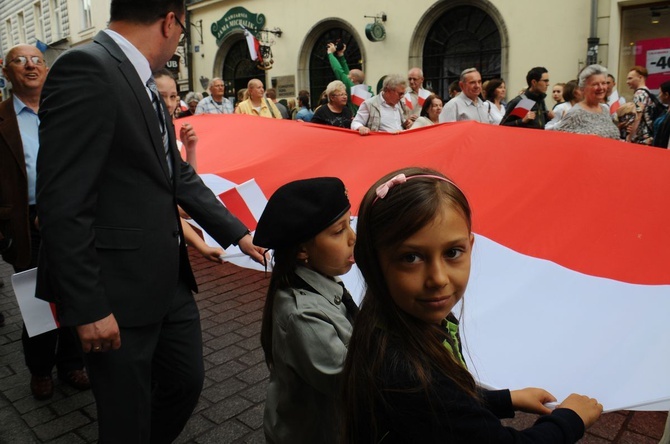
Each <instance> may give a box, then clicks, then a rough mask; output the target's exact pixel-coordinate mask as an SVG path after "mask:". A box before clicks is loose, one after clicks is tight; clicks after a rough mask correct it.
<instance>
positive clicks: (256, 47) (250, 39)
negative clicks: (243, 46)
mask: <svg viewBox="0 0 670 444" xmlns="http://www.w3.org/2000/svg"><path fill="white" fill-rule="evenodd" d="M240 26H242V25H240ZM242 29H244V37H246V39H247V46H248V47H249V55H250V56H251V60H258V61H259V62H262V61H263V56H262V55H261V44H260V42H259V41H258V39H257V38H256V37H255V36H254V35H253V34H252V33H251V32H249V30H248V29H247V28H245V27H244V26H242Z"/></svg>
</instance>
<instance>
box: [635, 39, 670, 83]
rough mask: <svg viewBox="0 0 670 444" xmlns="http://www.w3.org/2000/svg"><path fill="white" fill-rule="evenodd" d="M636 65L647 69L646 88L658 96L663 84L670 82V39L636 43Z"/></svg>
mask: <svg viewBox="0 0 670 444" xmlns="http://www.w3.org/2000/svg"><path fill="white" fill-rule="evenodd" d="M635 64H636V65H640V66H644V67H645V68H647V71H648V72H649V77H647V81H646V82H645V83H646V86H647V88H649V89H650V90H652V92H655V93H656V94H658V89H659V88H660V87H661V84H662V83H664V82H667V81H668V80H670V38H667V37H663V38H658V39H649V40H638V41H636V42H635Z"/></svg>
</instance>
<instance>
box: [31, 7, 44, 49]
mask: <svg viewBox="0 0 670 444" xmlns="http://www.w3.org/2000/svg"><path fill="white" fill-rule="evenodd" d="M33 16H34V18H33V20H35V38H36V39H37V40H40V41H44V40H45V38H44V18H43V17H42V2H35V4H34V5H33Z"/></svg>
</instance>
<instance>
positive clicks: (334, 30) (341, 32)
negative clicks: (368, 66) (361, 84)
mask: <svg viewBox="0 0 670 444" xmlns="http://www.w3.org/2000/svg"><path fill="white" fill-rule="evenodd" d="M338 40H339V41H340V42H342V43H344V44H345V45H347V48H346V50H345V52H344V57H345V58H346V60H347V65H348V66H349V69H363V57H362V55H361V49H360V45H359V44H358V41H357V40H356V37H354V36H353V35H352V34H351V33H350V32H349V31H348V30H346V29H344V28H342V27H341V26H340V24H339V23H333V24H332V27H331V28H329V29H327V30H325V31H324V32H322V33H321V34H320V35H319V37H318V38H317V39H316V41H315V43H314V45H313V46H312V52H311V54H310V57H309V93H310V101H311V105H312V107H313V108H316V106H317V105H318V100H319V96H320V95H321V93H322V92H323V91H324V90H325V89H326V86H328V84H329V83H330V82H332V81H333V80H336V79H335V75H334V74H333V69H332V68H331V66H330V62H329V61H328V53H327V51H326V48H327V46H328V43H330V42H337V41H338Z"/></svg>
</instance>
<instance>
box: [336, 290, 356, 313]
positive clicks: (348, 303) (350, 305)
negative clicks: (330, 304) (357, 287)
mask: <svg viewBox="0 0 670 444" xmlns="http://www.w3.org/2000/svg"><path fill="white" fill-rule="evenodd" d="M338 284H340V287H342V302H343V303H344V306H345V307H346V308H347V314H348V315H349V317H351V319H352V320H354V319H356V315H357V314H358V305H356V302H354V298H352V297H351V294H350V293H349V291H348V290H347V288H346V287H345V286H344V282H338Z"/></svg>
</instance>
